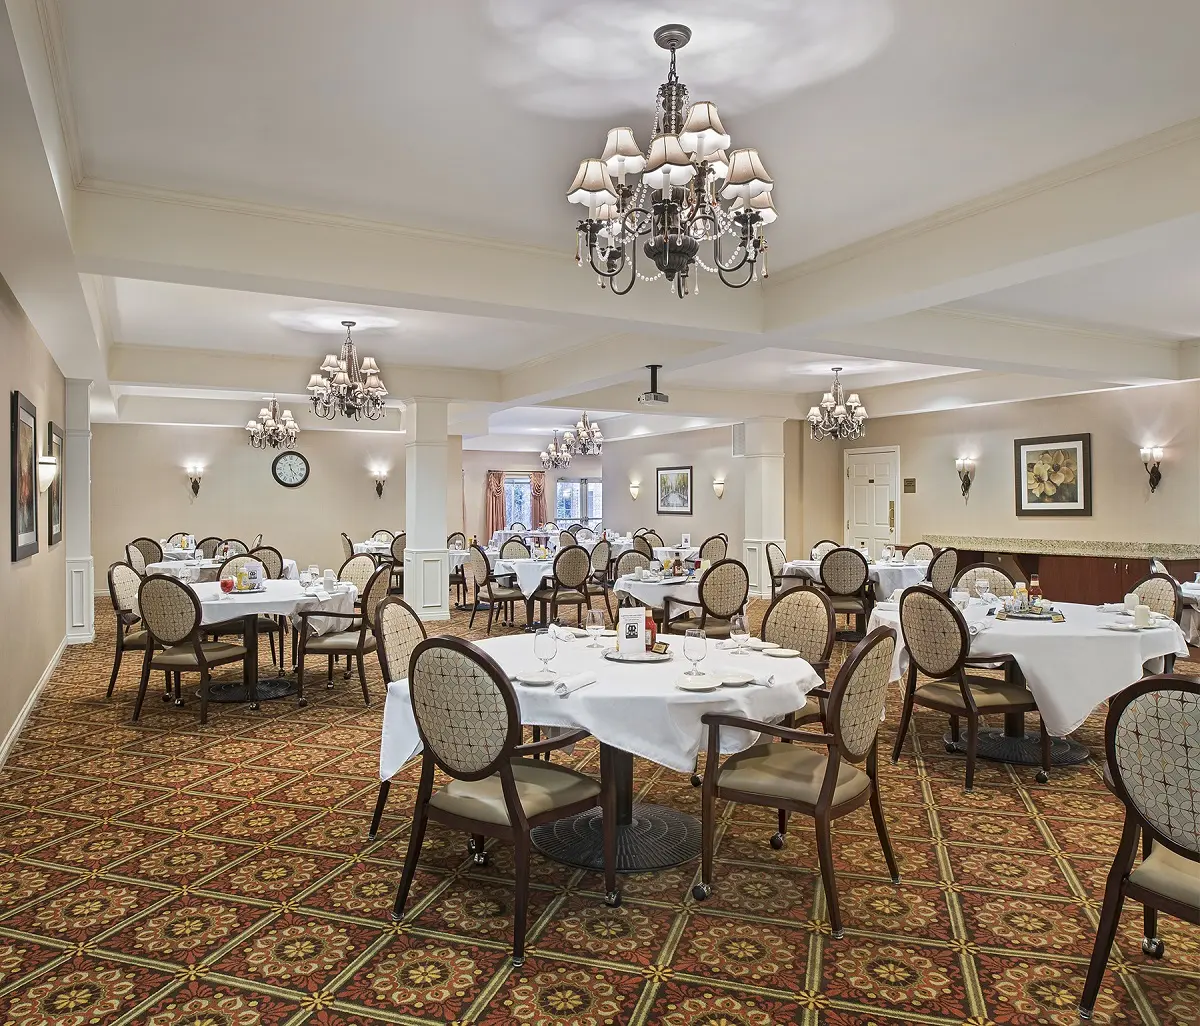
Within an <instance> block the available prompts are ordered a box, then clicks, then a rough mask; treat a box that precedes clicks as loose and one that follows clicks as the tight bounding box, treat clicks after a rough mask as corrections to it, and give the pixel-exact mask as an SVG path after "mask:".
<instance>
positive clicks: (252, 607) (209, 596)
mask: <svg viewBox="0 0 1200 1026" xmlns="http://www.w3.org/2000/svg"><path fill="white" fill-rule="evenodd" d="M263 583H264V584H265V585H266V590H265V591H261V592H251V593H247V594H241V595H239V594H236V593H231V594H229V595H225V594H223V593H222V591H221V586H220V585H219V584H216V583H215V582H214V583H205V584H194V585H192V586H191V588H192V591H194V592H195V593H196V597H197V598H198V599H199V600H200V608H201V610H202V613H203V618H202V620H201V622H202V623H220V622H222V621H223V620H235V619H237V618H239V617H243V616H251V615H257V616H289V617H292V618H293V622H294V623H296V624H297V625H298V623H299V619H298V617H296V614H297V613H300V612H303V611H307V610H311V609H324V610H328V611H329V612H331V613H352V612H354V603H355V600H356V599H357V598H358V589H356V588H355V587H354V585H352V584H346V585H343V588H344V589H345V590H343V591H341V592H337V593H334V594H332V595H329V597H328V598H324V599H322V598H319V597H317V596H315V595H306V594H305V593H304V589H303V588H302V587H301V586H300V582H299V581H265V582H263ZM349 623H350V621H349V620H338V619H333V618H322V617H312V618H310V619H309V621H308V625H309V627H310V628H311V629H312V630H313V631H314V632H315V633H317V634H326V633H329V632H330V631H342V630H346V628H347V627H348V626H349Z"/></svg>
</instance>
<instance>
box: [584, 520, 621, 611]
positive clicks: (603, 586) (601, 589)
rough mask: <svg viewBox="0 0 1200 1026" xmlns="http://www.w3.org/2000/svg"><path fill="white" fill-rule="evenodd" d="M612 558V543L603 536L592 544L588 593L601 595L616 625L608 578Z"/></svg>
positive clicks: (587, 585) (610, 585)
mask: <svg viewBox="0 0 1200 1026" xmlns="http://www.w3.org/2000/svg"><path fill="white" fill-rule="evenodd" d="M611 559H612V545H611V544H610V543H609V542H607V541H605V540H604V539H603V538H601V539H600V540H599V541H598V542H596V544H595V545H593V546H592V551H591V564H592V572H591V574H590V575H589V576H588V579H587V584H586V587H587V592H588V595H599V596H600V597H601V598H602V599H604V608H605V610H606V611H607V612H608V618H609V619H610V620H612V622H613V626H614V627H615V626H616V622H617V621H616V618H615V617H614V616H613V611H612V605H611V604H610V602H609V595H610V594H611V592H612V584H611V582H610V581H609V578H608V564H609V561H610V560H611Z"/></svg>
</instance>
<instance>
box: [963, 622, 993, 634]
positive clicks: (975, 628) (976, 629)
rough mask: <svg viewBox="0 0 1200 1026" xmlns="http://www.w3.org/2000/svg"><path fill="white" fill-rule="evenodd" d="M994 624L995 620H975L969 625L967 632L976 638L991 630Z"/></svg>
mask: <svg viewBox="0 0 1200 1026" xmlns="http://www.w3.org/2000/svg"><path fill="white" fill-rule="evenodd" d="M994 623H995V621H994V620H975V621H974V622H972V623H969V624H967V631H968V632H969V633H970V635H971V637H975V635H977V634H982V633H983V632H984V631H988V630H991V629H992V625H993V624H994Z"/></svg>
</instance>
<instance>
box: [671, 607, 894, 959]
mask: <svg viewBox="0 0 1200 1026" xmlns="http://www.w3.org/2000/svg"><path fill="white" fill-rule="evenodd" d="M794 594H797V592H789V593H788V595H787V596H784V597H785V598H786V597H789V596H791V595H794ZM895 649H896V632H895V631H894V630H892V629H891V628H890V627H878V628H876V629H875V630H874V631H872V632H871V633H870V634H869V635H868V636H867V637H866V638H864V639H863V640H862V641H861V642H860V643H859V644H858V646H857V647H856V648H855V649H854V651H853V652H851V653H850V656H849V658H848V659H847V660H846V662H845V663H843V664H842V668H841V670H840V671H839V672H838V675H837V679H836V680H835V681H834V683H833V687H832V688H830V692H829V700H828V724H827V728H828V729H827V732H826V733H824V734H817V735H813V734H811V733H808V732H806V731H799V730H796V729H794V728H791V727H785V726H781V725H779V724H773V723H765V722H762V721H756V720H747V719H745V718H743V717H741V716H729V715H724V714H720V713H708V714H706V715H705V716H704V718H703V719H704V722H705V723H706V724H708V727H709V733H708V758H707V761H706V762H705V767H704V802H703V816H702V826H701V830H702V842H701V868H700V881H701V882H700V883H699V884H697V885H696V886H695V887H694V888H693V890H692V895H693V897H695V898H696V899H697V900H700V901H703V900H704V899H706V898H707V897H708V896H709V895H710V894H711V893H712V878H713V847H714V844H713V835H714V833H715V830H716V799H717V798H725V799H727V800H729V801H735V802H739V803H744V804H749V805H758V806H767V807H768V808H771V807H774V808H776V809H778V810H779V831H778V833H776V834H775V836H774V837H772V838H771V845H772V847H774V848H782V847H783V844H784V834H785V833H786V830H787V821H788V816H789V814H790V813H792V812H798V813H800V814H802V815H806V816H811V817H812V818H813V820H814V823H815V826H816V833H817V857H818V861H819V863H820V867H821V880H822V883H823V885H824V890H825V900H826V904H827V905H828V908H829V924H830V927H831V928H832V933H833V936H834V938H835V939H836V938H841V937H842V936H843V927H842V918H841V911H840V908H839V905H838V893H837V880H836V877H835V875H834V866H833V840H832V832H831V825H832V821H833V820H834V819H837V818H840V817H842V816H845V815H848V814H849V813H851V812H854V811H855V810H856V809H859V808H861V807H862V806H863V805H866V804H868V803H869V804H870V806H871V813H872V816H873V818H874V820H875V830H876V833H877V834H878V837H879V844H880V847H881V848H882V849H883V856H884V859H885V860H886V862H887V866H888V870H889V872H890V873H891V878H892V882H893V883H897V884H898V883H899V882H900V869H899V867H898V866H897V865H896V858H895V855H894V854H893V853H892V844H891V839H890V838H889V837H888V832H887V821H886V820H885V819H884V815H883V805H882V803H881V801H880V797H879V787H878V775H877V756H876V739H877V735H878V732H879V723H880V719H881V717H882V714H883V706H884V701H885V700H886V697H887V688H888V680H889V678H890V677H891V667H892V657H893V655H894V653H895ZM722 726H729V727H743V728H747V729H752V730H758V731H759V732H760V733H762V734H765V735H768V736H773V737H776V738H779V739H781V740H783V741H790V742H792V743H791V744H780V743H775V744H759V745H755V746H753V747H752V748H748V749H746V750H745V751H742V752H738V753H737V754H736V755H731V756H730V757H729V758H728V759H726V760H725V762H724V764H723V765H722V764H721V762H720V729H721V727H722ZM809 745H821V746H822V747H824V748H825V751H823V752H821V751H813V750H812V749H811V748H809V747H807V746H809Z"/></svg>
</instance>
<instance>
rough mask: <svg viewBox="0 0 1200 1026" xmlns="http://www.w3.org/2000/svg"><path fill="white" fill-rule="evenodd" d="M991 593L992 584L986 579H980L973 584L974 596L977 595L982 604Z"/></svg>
mask: <svg viewBox="0 0 1200 1026" xmlns="http://www.w3.org/2000/svg"><path fill="white" fill-rule="evenodd" d="M991 591H992V582H991V581H989V580H988V579H987V578H986V577H980V578H979V580H977V581H976V582H975V594H976V595H978V596H979V597H980V598H981V599H983V601H984V602H986V601H987V600H988V595H989V594H991Z"/></svg>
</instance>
